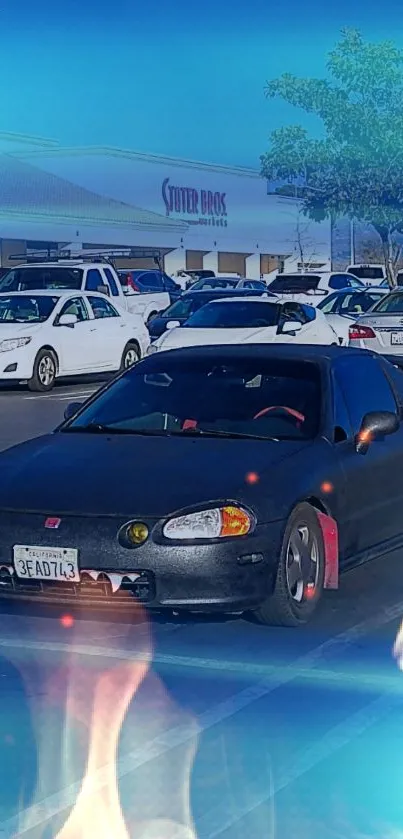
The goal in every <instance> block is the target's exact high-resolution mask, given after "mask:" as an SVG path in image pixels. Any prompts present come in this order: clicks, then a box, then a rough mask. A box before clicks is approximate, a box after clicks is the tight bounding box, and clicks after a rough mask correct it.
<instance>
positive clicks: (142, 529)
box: [127, 521, 149, 545]
mask: <svg viewBox="0 0 403 839" xmlns="http://www.w3.org/2000/svg"><path fill="white" fill-rule="evenodd" d="M148 532H149V531H148V527H147V525H146V524H143V522H141V521H134V522H133V523H132V524H129V526H128V528H127V538H128V539H129V542H131V543H132V545H141V544H142V543H143V542H145V541H146V539H147V538H148Z"/></svg>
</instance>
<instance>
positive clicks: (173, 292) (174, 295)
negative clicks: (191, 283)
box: [162, 274, 182, 303]
mask: <svg viewBox="0 0 403 839" xmlns="http://www.w3.org/2000/svg"><path fill="white" fill-rule="evenodd" d="M162 282H163V286H164V290H165V291H167V292H168V294H169V299H170V300H171V303H174V302H175V300H178V299H179V297H180V296H181V294H182V289H181V287H180V285H179V284H178V283H176V282H175V281H174V280H173V279H172V277H168V274H163V275H162Z"/></svg>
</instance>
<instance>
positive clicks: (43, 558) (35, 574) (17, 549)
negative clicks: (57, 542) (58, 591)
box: [13, 545, 80, 583]
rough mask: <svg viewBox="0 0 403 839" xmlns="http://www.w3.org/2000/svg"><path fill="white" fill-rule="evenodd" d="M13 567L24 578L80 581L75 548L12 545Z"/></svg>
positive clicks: (18, 575)
mask: <svg viewBox="0 0 403 839" xmlns="http://www.w3.org/2000/svg"><path fill="white" fill-rule="evenodd" d="M13 559H14V568H15V573H16V574H17V577H20V578H21V579H24V580H53V581H61V582H63V583H65V582H70V583H74V582H76V583H78V582H80V574H79V570H78V551H77V550H76V549H75V548H43V547H37V546H36V545H14V548H13Z"/></svg>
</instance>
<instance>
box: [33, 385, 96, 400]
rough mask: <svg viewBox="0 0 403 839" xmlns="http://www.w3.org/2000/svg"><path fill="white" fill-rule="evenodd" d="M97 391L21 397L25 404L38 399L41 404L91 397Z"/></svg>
mask: <svg viewBox="0 0 403 839" xmlns="http://www.w3.org/2000/svg"><path fill="white" fill-rule="evenodd" d="M97 390H98V388H94V389H93V390H80V391H77V390H75V391H73V392H72V393H61V394H58V393H54V392H52V393H41V394H38V395H37V396H25V395H23V397H22V398H23V400H24V401H25V402H30V401H37V400H38V399H40V400H41V401H42V402H43V401H44V400H45V399H54V400H59V399H74V398H75V397H76V396H92V394H93V393H95V392H96V391H97Z"/></svg>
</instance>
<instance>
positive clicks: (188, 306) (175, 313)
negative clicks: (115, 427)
mask: <svg viewBox="0 0 403 839" xmlns="http://www.w3.org/2000/svg"><path fill="white" fill-rule="evenodd" d="M197 302H199V301H196V300H195V298H194V297H180V298H179V300H176V301H175V303H172V304H171V305H170V306H168V308H167V309H165V311H164V312H162V315H161V316H162V317H164V318H187V317H189V315H190V314H191V312H194V311H195V309H196V308H197ZM200 305H203V301H202V300H201V301H200Z"/></svg>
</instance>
